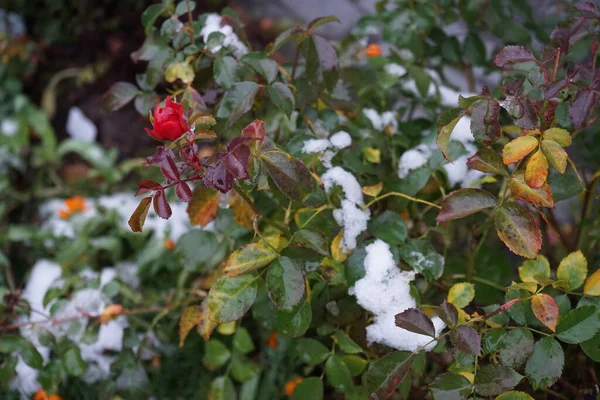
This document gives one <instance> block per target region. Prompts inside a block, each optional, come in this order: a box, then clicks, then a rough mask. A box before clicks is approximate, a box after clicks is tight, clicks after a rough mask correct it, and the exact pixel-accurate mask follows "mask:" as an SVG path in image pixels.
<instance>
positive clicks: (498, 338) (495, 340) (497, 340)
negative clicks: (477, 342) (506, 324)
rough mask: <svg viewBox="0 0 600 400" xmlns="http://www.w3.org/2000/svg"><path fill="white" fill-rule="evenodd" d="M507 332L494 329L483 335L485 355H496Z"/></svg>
mask: <svg viewBox="0 0 600 400" xmlns="http://www.w3.org/2000/svg"><path fill="white" fill-rule="evenodd" d="M504 332H506V331H505V330H504V329H502V328H492V329H490V330H489V331H487V332H486V333H485V334H484V335H483V340H482V347H483V355H487V354H491V353H495V352H496V351H498V348H499V347H500V344H501V343H502V336H503V335H504Z"/></svg>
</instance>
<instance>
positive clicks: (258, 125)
mask: <svg viewBox="0 0 600 400" xmlns="http://www.w3.org/2000/svg"><path fill="white" fill-rule="evenodd" d="M266 134H267V125H266V124H265V122H264V121H261V120H259V119H255V120H254V121H252V122H250V123H249V124H248V125H246V127H245V128H244V129H242V137H245V138H250V139H256V141H257V142H258V143H260V144H262V142H263V141H264V140H265V136H266Z"/></svg>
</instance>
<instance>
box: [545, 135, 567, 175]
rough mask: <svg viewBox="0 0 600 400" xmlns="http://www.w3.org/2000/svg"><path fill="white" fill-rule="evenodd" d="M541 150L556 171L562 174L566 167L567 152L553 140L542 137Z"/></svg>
mask: <svg viewBox="0 0 600 400" xmlns="http://www.w3.org/2000/svg"><path fill="white" fill-rule="evenodd" d="M542 150H543V151H544V154H545V155H546V157H547V158H548V161H550V164H552V166H553V167H554V168H556V170H557V171H558V172H560V173H561V174H564V173H565V171H566V169H567V152H566V151H565V150H564V149H563V148H562V147H560V144H558V143H557V142H555V141H554V140H549V139H544V140H542Z"/></svg>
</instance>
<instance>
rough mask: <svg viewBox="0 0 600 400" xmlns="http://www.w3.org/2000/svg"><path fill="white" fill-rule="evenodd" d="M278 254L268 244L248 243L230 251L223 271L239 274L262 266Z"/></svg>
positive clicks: (234, 274) (232, 274) (229, 273)
mask: <svg viewBox="0 0 600 400" xmlns="http://www.w3.org/2000/svg"><path fill="white" fill-rule="evenodd" d="M278 256H279V254H278V253H277V252H276V251H275V250H273V249H272V248H271V247H269V246H266V245H264V244H261V243H250V244H247V245H246V246H244V247H242V248H241V249H238V250H236V251H234V252H233V253H231V255H230V256H229V259H228V260H227V264H225V269H224V270H223V272H224V273H226V274H227V275H231V276H236V275H241V274H244V273H246V272H250V271H254V270H256V269H258V268H262V267H264V266H265V265H267V264H269V263H270V262H271V261H273V260H275V259H276V258H277V257H278Z"/></svg>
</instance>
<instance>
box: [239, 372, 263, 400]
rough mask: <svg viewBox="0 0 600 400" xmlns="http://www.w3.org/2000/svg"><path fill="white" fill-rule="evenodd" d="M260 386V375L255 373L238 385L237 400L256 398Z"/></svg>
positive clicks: (252, 399)
mask: <svg viewBox="0 0 600 400" xmlns="http://www.w3.org/2000/svg"><path fill="white" fill-rule="evenodd" d="M259 387H260V375H258V374H256V375H254V376H253V377H252V379H250V380H248V381H246V382H244V383H243V384H242V386H241V387H240V397H239V400H256V398H257V396H258V391H259Z"/></svg>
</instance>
